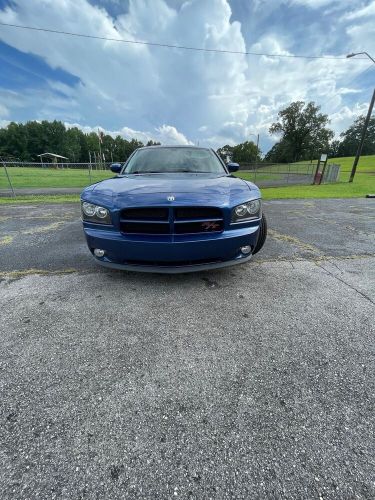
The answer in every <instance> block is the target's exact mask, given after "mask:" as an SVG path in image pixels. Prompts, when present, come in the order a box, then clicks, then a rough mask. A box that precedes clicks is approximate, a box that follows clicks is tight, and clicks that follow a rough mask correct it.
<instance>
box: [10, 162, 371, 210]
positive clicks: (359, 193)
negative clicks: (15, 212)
mask: <svg viewBox="0 0 375 500" xmlns="http://www.w3.org/2000/svg"><path fill="white" fill-rule="evenodd" d="M330 161H331V162H332V163H339V164H340V165H341V175H340V179H341V182H337V183H334V184H322V185H321V186H312V185H305V186H303V185H297V186H296V185H292V186H283V187H270V188H263V189H262V194H263V197H264V199H267V200H270V199H275V198H356V197H363V196H366V194H369V193H375V155H374V156H363V157H361V160H360V163H359V165H358V169H357V174H356V176H355V179H354V182H353V183H350V184H349V183H348V179H349V175H350V171H351V167H352V164H353V157H346V158H336V159H334V158H333V159H331V160H330ZM302 163H305V164H306V162H301V164H302ZM298 167H299V164H298V163H297V164H294V165H293V164H292V165H291V170H290V171H291V172H295V171H298ZM272 168H273V167H272ZM279 168H281V167H280V166H274V169H275V173H276V172H278V171H279V170H277V169H279ZM282 168H288V166H285V167H282ZM266 169H267V170H266ZM265 170H266V173H264V174H263V173H261V172H259V173H257V179H258V180H268V179H269V178H270V179H272V176H273V174H272V173H271V172H273V170H271V171H270V167H265ZM8 171H9V175H10V177H11V181H12V183H13V187H14V188H16V189H17V188H19V189H20V188H31V189H32V188H48V187H57V188H64V187H67V188H69V187H78V188H83V187H85V186H87V185H88V184H91V182H98V181H100V180H102V179H107V178H109V177H113V173H112V172H110V171H108V170H107V171H103V170H94V171H92V177H91V182H90V178H89V173H88V171H87V170H83V169H58V170H57V169H56V170H55V169H51V168H45V169H41V168H28V167H10V168H8ZM370 172H372V173H370ZM238 175H239V176H240V177H242V178H243V179H247V180H253V178H254V177H253V176H254V174H253V173H249V172H240V173H239V174H238ZM7 188H8V184H7V179H6V176H5V171H4V169H3V168H1V167H0V189H7ZM78 201H79V195H35V196H17V197H16V198H11V197H8V198H3V197H0V205H4V204H12V203H17V204H18V203H76V202H78Z"/></svg>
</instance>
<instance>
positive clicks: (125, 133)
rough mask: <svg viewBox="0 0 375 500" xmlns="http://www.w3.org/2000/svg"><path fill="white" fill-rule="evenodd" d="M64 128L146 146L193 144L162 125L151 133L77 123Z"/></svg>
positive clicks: (171, 128)
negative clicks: (148, 143)
mask: <svg viewBox="0 0 375 500" xmlns="http://www.w3.org/2000/svg"><path fill="white" fill-rule="evenodd" d="M65 126H66V127H67V128H73V127H77V128H79V129H81V130H82V132H84V133H85V134H90V133H91V132H95V133H97V132H98V130H101V131H102V132H104V133H105V134H108V135H110V136H112V137H113V138H115V137H116V136H118V135H120V136H121V137H123V138H124V139H127V140H131V139H137V140H139V141H141V142H143V143H144V144H146V143H147V142H148V141H150V140H151V141H157V142H160V143H161V144H168V145H176V144H182V145H184V144H193V143H192V142H191V141H189V139H187V138H186V137H185V136H184V134H182V133H181V132H179V131H178V130H177V129H176V128H175V127H172V126H170V125H162V126H161V127H156V128H155V129H154V130H153V131H151V132H143V131H141V130H134V129H132V128H129V127H123V128H121V129H119V130H110V129H104V128H103V127H102V126H100V125H97V126H95V127H91V126H82V125H81V124H79V123H69V122H65Z"/></svg>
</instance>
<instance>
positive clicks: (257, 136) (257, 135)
mask: <svg viewBox="0 0 375 500" xmlns="http://www.w3.org/2000/svg"><path fill="white" fill-rule="evenodd" d="M249 135H253V136H254V137H256V138H257V157H258V154H259V134H249Z"/></svg>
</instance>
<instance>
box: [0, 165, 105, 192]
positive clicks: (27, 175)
mask: <svg viewBox="0 0 375 500" xmlns="http://www.w3.org/2000/svg"><path fill="white" fill-rule="evenodd" d="M7 170H8V174H9V177H10V180H11V183H12V185H13V187H14V188H15V189H17V188H18V189H21V188H48V187H54V188H64V187H66V188H69V187H77V188H84V187H85V186H88V185H89V184H93V183H94V182H98V181H101V180H103V179H108V178H109V177H113V176H114V174H113V172H111V171H110V170H92V171H91V177H90V175H89V171H88V169H86V170H84V169H75V168H64V169H54V168H29V167H8V169H7ZM8 187H9V185H8V181H7V178H6V175H5V170H4V168H2V167H0V189H7V188H8Z"/></svg>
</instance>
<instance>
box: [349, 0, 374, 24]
mask: <svg viewBox="0 0 375 500" xmlns="http://www.w3.org/2000/svg"><path fill="white" fill-rule="evenodd" d="M372 16H375V1H374V0H373V1H372V2H370V3H369V4H368V5H365V6H363V7H362V8H361V9H358V8H356V9H355V10H352V11H351V12H347V13H345V14H344V15H343V16H342V17H341V19H342V20H346V21H352V20H353V19H360V18H363V17H366V18H369V17H372Z"/></svg>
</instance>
